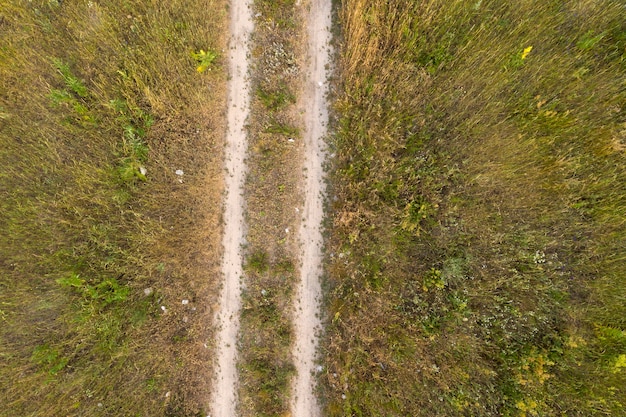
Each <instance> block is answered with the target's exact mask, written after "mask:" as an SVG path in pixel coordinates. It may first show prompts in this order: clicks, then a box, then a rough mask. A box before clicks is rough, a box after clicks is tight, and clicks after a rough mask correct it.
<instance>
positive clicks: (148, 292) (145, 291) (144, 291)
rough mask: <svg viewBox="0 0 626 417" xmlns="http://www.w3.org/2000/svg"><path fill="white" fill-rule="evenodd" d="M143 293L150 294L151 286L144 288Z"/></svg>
mask: <svg viewBox="0 0 626 417" xmlns="http://www.w3.org/2000/svg"><path fill="white" fill-rule="evenodd" d="M143 293H144V294H145V295H146V296H148V295H150V294H152V288H150V287H148V288H144V290H143Z"/></svg>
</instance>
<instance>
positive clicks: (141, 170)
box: [139, 167, 148, 175]
mask: <svg viewBox="0 0 626 417" xmlns="http://www.w3.org/2000/svg"><path fill="white" fill-rule="evenodd" d="M139 172H140V173H141V175H146V174H147V173H148V170H147V169H145V168H144V167H139Z"/></svg>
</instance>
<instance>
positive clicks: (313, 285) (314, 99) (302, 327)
mask: <svg viewBox="0 0 626 417" xmlns="http://www.w3.org/2000/svg"><path fill="white" fill-rule="evenodd" d="M306 22H307V25H308V38H309V39H308V48H307V50H308V56H307V68H306V77H305V83H306V84H305V86H304V89H303V92H304V97H303V98H302V101H301V103H302V105H303V106H302V108H303V111H304V123H305V133H304V141H305V144H304V146H305V151H304V154H305V161H304V173H305V180H304V184H303V185H304V189H305V203H304V213H303V220H302V224H301V226H300V242H301V245H302V255H301V256H302V266H301V282H300V283H299V285H298V288H297V290H296V303H295V312H294V326H295V333H296V340H295V346H294V364H295V366H296V370H297V375H296V378H295V380H294V383H293V386H292V405H291V415H292V416H293V417H308V416H311V417H313V416H315V417H317V416H319V415H320V414H321V411H320V406H319V403H318V401H317V396H316V395H315V385H316V382H315V381H316V378H315V359H316V352H317V345H318V336H319V331H320V326H321V320H320V301H321V292H322V290H321V283H320V279H321V275H322V243H323V238H322V233H321V226H322V218H323V214H324V207H323V201H324V195H325V191H326V190H325V183H324V170H323V167H322V164H323V162H324V159H325V157H326V150H325V146H324V140H323V138H324V136H325V135H326V131H327V130H326V127H327V123H328V103H327V93H328V76H329V74H328V63H329V59H330V58H329V56H330V40H331V34H330V27H331V1H330V0H311V3H310V7H309V11H308V16H307V17H306Z"/></svg>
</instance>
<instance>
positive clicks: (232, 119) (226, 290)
mask: <svg viewBox="0 0 626 417" xmlns="http://www.w3.org/2000/svg"><path fill="white" fill-rule="evenodd" d="M252 28H253V23H252V16H251V11H250V5H249V2H248V1H247V0H235V1H233V2H232V3H231V23H230V31H231V36H232V38H231V40H230V46H229V48H230V54H229V62H230V71H231V74H230V80H229V85H228V110H227V114H228V115H227V120H228V131H227V138H226V149H225V168H226V180H225V187H226V199H225V204H224V217H223V220H224V236H223V246H224V255H223V260H222V273H223V287H222V289H221V294H220V299H219V304H218V313H217V318H216V323H217V325H218V326H219V331H218V335H217V350H216V352H217V366H216V368H215V373H216V376H215V382H216V383H215V389H214V391H213V396H212V398H211V411H212V414H211V415H213V416H224V417H230V416H234V415H235V414H236V406H237V398H236V392H237V367H236V363H237V337H238V332H239V310H240V306H241V299H240V295H241V284H242V281H241V279H242V275H243V270H242V253H241V249H242V245H243V243H244V239H245V237H244V236H245V235H244V233H245V228H244V221H243V219H244V216H243V208H244V199H243V184H244V178H245V172H246V169H245V162H244V159H245V156H246V150H247V145H246V144H247V141H246V129H245V125H244V124H245V122H246V119H247V117H248V113H249V107H250V84H249V78H248V60H247V56H248V42H249V40H250V34H251V32H252Z"/></svg>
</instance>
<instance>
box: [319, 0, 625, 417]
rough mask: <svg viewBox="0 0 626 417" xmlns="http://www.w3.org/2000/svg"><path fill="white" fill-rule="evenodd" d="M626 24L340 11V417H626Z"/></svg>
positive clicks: (429, 4) (368, 0)
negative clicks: (458, 416) (622, 416)
mask: <svg viewBox="0 0 626 417" xmlns="http://www.w3.org/2000/svg"><path fill="white" fill-rule="evenodd" d="M625 15H626V13H625V11H624V8H623V3H621V2H618V1H603V0H598V1H595V0H594V1H592V0H581V1H553V0H548V1H544V2H537V1H528V0H522V1H519V2H508V1H502V0H478V1H472V2H466V1H454V0H426V1H421V2H411V1H404V0H398V1H393V2H387V1H380V0H344V1H343V2H342V4H341V9H340V15H339V21H338V23H339V26H340V27H341V42H340V44H341V57H340V62H339V73H338V75H339V79H340V82H339V87H340V93H339V95H338V97H337V100H336V113H337V115H338V122H337V124H338V126H337V130H338V132H337V134H336V137H335V139H334V144H333V146H334V148H335V149H334V151H335V153H336V161H335V166H334V168H333V174H332V181H331V185H332V188H333V195H334V199H335V201H334V202H333V203H332V207H331V213H332V218H331V219H330V229H329V250H328V263H329V278H328V286H329V294H328V300H327V311H328V317H329V323H328V330H327V335H326V339H325V346H324V363H325V366H326V373H325V376H324V378H323V381H322V383H323V386H324V396H325V399H326V415H328V416H381V415H385V416H409V415H412V416H418V415H420V416H452V415H466V416H478V415H481V416H489V415H491V416H557V415H558V416H561V415H568V416H591V415H607V416H608V415H611V416H617V415H626V409H625V407H626V402H625V401H624V398H626V391H625V387H626V367H625V365H626V362H625V361H626V321H625V318H626V303H625V297H624V288H625V285H626V273H625V272H624V271H626V257H625V253H626V227H625V226H626V222H625V219H626V158H625V151H626V124H625V122H626V117H625V116H626V113H625V105H626V84H625V81H624V80H625V78H624V75H625V73H626V71H625V70H626V51H625V48H626V24H625V22H626V19H624V17H625Z"/></svg>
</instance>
